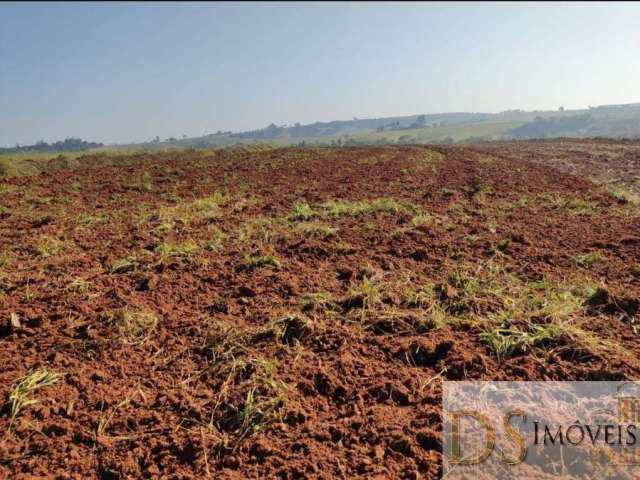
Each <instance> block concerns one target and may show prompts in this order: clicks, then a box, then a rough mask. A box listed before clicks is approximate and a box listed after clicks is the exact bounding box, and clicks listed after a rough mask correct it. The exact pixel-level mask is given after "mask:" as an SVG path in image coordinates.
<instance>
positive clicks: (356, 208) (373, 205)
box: [320, 197, 408, 218]
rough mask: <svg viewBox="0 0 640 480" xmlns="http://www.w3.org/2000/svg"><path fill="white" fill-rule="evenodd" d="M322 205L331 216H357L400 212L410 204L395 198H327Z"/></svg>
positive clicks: (324, 210)
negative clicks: (348, 199) (353, 199)
mask: <svg viewBox="0 0 640 480" xmlns="http://www.w3.org/2000/svg"><path fill="white" fill-rule="evenodd" d="M320 207H321V208H322V210H323V214H324V215H325V216H327V217H330V218H338V217H357V216H359V215H364V214H369V213H374V212H393V213H398V212H401V211H404V210H407V209H408V206H407V205H405V204H403V203H401V202H399V201H397V200H395V199H393V198H384V197H383V198H376V199H373V200H356V201H347V200H327V201H326V202H324V203H322V204H321V205H320Z"/></svg>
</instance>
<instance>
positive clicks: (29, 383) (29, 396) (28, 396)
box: [8, 367, 62, 418]
mask: <svg viewBox="0 0 640 480" xmlns="http://www.w3.org/2000/svg"><path fill="white" fill-rule="evenodd" d="M61 378H62V375H60V374H58V373H55V372H51V371H49V370H47V369H46V368H44V367H40V368H36V369H34V370H31V371H30V372H29V373H27V374H26V375H25V376H24V377H22V378H21V379H19V380H18V381H16V382H15V383H14V384H13V385H12V386H11V389H10V390H9V402H8V403H9V405H10V407H11V418H16V417H17V416H18V414H19V413H20V412H21V411H22V410H24V409H25V408H26V407H28V406H30V405H34V404H36V403H38V401H37V400H35V399H34V398H33V395H34V394H35V393H36V392H37V391H38V390H41V389H43V388H45V387H48V386H51V385H53V384H54V383H56V382H57V381H59V380H60V379H61Z"/></svg>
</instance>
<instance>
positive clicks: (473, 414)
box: [450, 410, 496, 465]
mask: <svg viewBox="0 0 640 480" xmlns="http://www.w3.org/2000/svg"><path fill="white" fill-rule="evenodd" d="M450 413H451V463H452V464H453V465H476V464H478V463H482V462H484V461H485V460H486V459H487V458H488V457H489V455H491V452H492V451H493V447H494V445H495V441H496V435H495V432H494V430H493V427H492V426H491V422H490V421H489V419H488V418H487V417H486V416H485V415H483V414H481V413H479V412H477V411H475V410H455V411H452V412H450ZM461 417H470V418H474V419H475V420H477V421H478V422H479V423H480V424H481V425H482V426H483V427H484V429H485V431H486V434H487V436H486V442H485V449H484V452H481V453H480V454H479V455H478V456H476V457H466V458H461V454H460V418H461Z"/></svg>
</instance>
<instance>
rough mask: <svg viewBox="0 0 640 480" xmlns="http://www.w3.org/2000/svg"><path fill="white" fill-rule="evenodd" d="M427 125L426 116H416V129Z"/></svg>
mask: <svg viewBox="0 0 640 480" xmlns="http://www.w3.org/2000/svg"><path fill="white" fill-rule="evenodd" d="M426 124H427V116H426V115H418V118H416V121H415V126H416V127H418V128H422V127H424V126H425V125H426Z"/></svg>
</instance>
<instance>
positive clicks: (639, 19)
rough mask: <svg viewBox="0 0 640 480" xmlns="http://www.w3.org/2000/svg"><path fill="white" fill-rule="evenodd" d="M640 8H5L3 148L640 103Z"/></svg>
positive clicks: (0, 101) (1, 19)
mask: <svg viewBox="0 0 640 480" xmlns="http://www.w3.org/2000/svg"><path fill="white" fill-rule="evenodd" d="M638 52H640V4H638V3H635V4H634V3H616V4H605V3H602V4H587V3H585V4H579V3H553V4H551V3H544V4H536V3H527V4H510V3H484V4H480V3H455V4H454V3H450V4H439V3H404V4H397V3H395V4H391V3H389V4H384V3H324V4H305V3H271V4H265V3H242V4H241V3H210V4H207V3H193V4H189V3H181V4H172V3H160V4H151V3H149V4H143V3H140V4H123V3H105V4H91V3H58V4H55V3H45V4H37V3H25V4H10V3H9V4H6V3H5V4H0V145H14V144H15V143H16V142H19V143H21V144H26V143H32V142H34V141H36V140H39V139H44V140H46V141H53V140H59V139H63V138H65V137H66V136H71V135H73V136H78V137H81V138H84V139H87V140H94V141H103V142H106V143H112V142H128V141H132V140H135V141H141V140H148V139H151V138H153V137H154V136H156V135H159V136H160V137H161V138H166V137H168V136H181V135H183V134H186V135H189V136H196V135H202V134H205V133H210V132H213V131H216V130H219V129H222V130H228V129H231V130H234V131H236V130H243V129H251V128H260V127H264V126H266V125H267V124H269V123H271V122H275V123H277V124H292V123H294V122H297V121H299V122H302V123H311V122H314V121H329V120H336V119H351V118H353V117H354V116H357V117H359V118H367V117H382V116H391V115H411V114H416V113H436V112H450V111H488V112H498V111H502V110H506V109H510V108H522V109H526V110H533V109H547V108H549V109H556V108H557V107H558V106H559V105H564V106H565V107H566V108H580V107H586V106H587V105H601V104H610V103H628V102H638V101H640V87H639V86H640V61H639V60H638V58H639V56H638V55H639V53H638Z"/></svg>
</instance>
